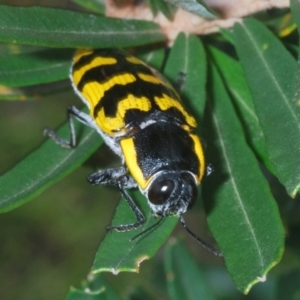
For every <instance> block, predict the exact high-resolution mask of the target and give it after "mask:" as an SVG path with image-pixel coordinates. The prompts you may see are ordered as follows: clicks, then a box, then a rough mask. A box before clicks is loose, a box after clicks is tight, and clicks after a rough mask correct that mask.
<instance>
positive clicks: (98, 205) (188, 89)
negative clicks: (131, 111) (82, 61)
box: [0, 0, 300, 300]
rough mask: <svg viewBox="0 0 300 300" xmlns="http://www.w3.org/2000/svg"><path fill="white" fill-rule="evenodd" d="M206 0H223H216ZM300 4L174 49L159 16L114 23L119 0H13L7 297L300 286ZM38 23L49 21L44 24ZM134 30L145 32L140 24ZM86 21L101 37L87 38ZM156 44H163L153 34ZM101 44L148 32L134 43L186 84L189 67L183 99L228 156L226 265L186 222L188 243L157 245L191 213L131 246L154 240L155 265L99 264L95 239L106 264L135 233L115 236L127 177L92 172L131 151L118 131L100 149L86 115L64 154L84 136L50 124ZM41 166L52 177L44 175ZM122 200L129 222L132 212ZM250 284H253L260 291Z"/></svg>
mask: <svg viewBox="0 0 300 300" xmlns="http://www.w3.org/2000/svg"><path fill="white" fill-rule="evenodd" d="M177 2H178V4H179V5H180V4H181V5H183V4H184V1H176V3H177ZM191 2H195V3H196V4H195V5H197V7H198V8H197V9H198V10H199V9H200V10H202V9H205V13H207V12H206V8H205V7H204V8H203V7H202V4H201V1H200V2H197V1H191ZM148 3H149V4H151V9H152V11H153V13H157V11H159V10H163V13H164V14H165V15H166V16H168V18H169V19H172V13H173V12H174V10H175V9H174V8H172V5H170V4H168V5H166V4H165V3H164V2H163V1H159V2H157V1H148ZM291 3H292V14H291V12H290V11H289V10H276V11H271V12H268V13H267V14H263V13H261V14H258V15H257V16H256V17H257V19H259V20H260V21H261V23H259V22H258V21H256V20H254V19H250V20H246V21H245V22H244V23H242V24H236V25H235V27H234V29H232V30H228V31H227V30H222V31H221V34H213V35H210V36H206V37H204V38H202V39H201V41H200V39H198V38H196V37H194V36H184V35H179V36H178V37H177V39H176V41H175V44H174V45H173V47H172V48H171V49H170V52H169V53H168V55H167V56H165V52H164V51H163V49H162V44H161V42H162V41H163V40H164V37H163V35H162V33H161V32H160V30H159V28H158V26H157V25H155V24H152V23H151V22H139V21H130V20H129V21H126V20H115V22H114V21H112V22H111V23H107V22H106V19H105V18H104V17H103V16H102V13H103V9H104V1H97V0H89V1H81V0H76V1H75V0H74V1H73V3H71V2H69V1H39V2H38V3H37V2H36V1H23V3H22V5H23V6H24V7H25V6H27V5H28V6H30V5H33V4H39V5H40V6H43V7H34V8H31V7H27V8H20V7H10V6H1V7H0V25H1V24H2V26H0V27H1V28H0V41H1V42H3V44H1V45H0V62H1V64H0V65H1V67H0V84H1V86H0V99H1V100H2V101H0V128H1V131H0V153H1V155H0V166H1V167H0V172H1V175H2V176H1V177H0V210H1V211H2V212H5V211H8V210H12V211H10V212H9V213H6V214H1V215H0V224H1V228H2V230H1V232H0V241H1V243H0V244H1V247H0V269H1V271H0V279H1V280H0V290H1V298H2V299H6V300H10V299H18V298H20V297H21V298H22V299H24V300H26V299H30V300H32V299H63V298H64V297H66V299H68V300H73V299H81V298H84V299H141V298H142V299H183V298H186V299H199V298H202V299H224V300H226V299H244V298H247V299H264V300H265V299H266V300H268V299H270V300H271V299H282V298H283V297H285V298H287V299H299V295H300V288H299V280H300V274H299V266H300V259H299V253H300V252H299V247H300V243H299V230H300V222H299V220H300V204H299V203H300V202H299V197H298V194H297V193H298V190H299V185H300V176H299V174H300V172H299V170H300V168H299V163H300V160H299V153H298V152H299V148H300V146H299V143H300V142H299V141H300V138H299V134H300V130H299V128H300V126H299V118H300V117H299V116H300V114H299V86H300V85H299V81H300V75H299V74H300V71H299V70H300V68H299V61H298V64H297V61H296V60H297V59H298V52H299V47H298V46H299V36H298V33H297V30H296V25H297V26H298V27H299V24H300V15H299V13H300V2H299V0H293V1H291ZM0 4H4V5H18V4H19V2H18V1H0ZM45 7H51V9H47V8H45ZM55 8H65V10H57V9H55ZM76 11H77V13H76ZM80 11H82V12H87V11H88V12H89V11H91V12H93V13H95V14H97V13H98V14H99V16H98V15H89V14H81V13H79V12H80ZM24 12H25V13H24ZM208 12H209V11H208ZM28 16H30V19H29V17H28ZM75 16H78V18H77V17H75ZM54 17H55V19H56V21H57V22H56V24H53V23H54V22H52V21H53V18H54ZM32 20H36V22H33V21H32ZM78 20H80V22H81V23H78ZM76 21H77V22H76ZM93 24H97V26H98V25H99V26H100V27H101V28H103V26H104V25H103V24H105V26H108V27H109V28H110V29H112V30H113V35H112V36H109V38H107V37H106V34H105V31H106V30H107V27H105V30H103V31H101V30H99V31H98V34H97V38H96V39H95V38H94V32H95V28H93V27H92V25H93ZM101 24H102V25H101ZM12 25H14V26H12ZM81 25H82V26H81ZM25 29H26V30H25ZM32 29H35V30H36V32H37V34H36V35H32V34H31V30H32ZM73 30H74V31H73ZM96 30H97V29H96ZM144 30H147V32H148V36H147V39H145V34H144ZM270 30H271V31H270ZM68 31H70V32H71V31H72V34H68ZM129 31H130V32H131V36H130V38H128V36H127V35H126V34H125V35H124V33H128V32H129ZM74 32H76V34H74ZM81 35H82V36H84V37H85V38H84V39H81V38H79V37H80V36H81ZM279 38H280V39H279ZM113 39H114V41H113V42H111V41H112V40H113ZM4 42H6V43H4ZM7 42H14V43H13V44H10V43H7ZM147 43H151V44H152V45H153V48H152V46H151V47H149V46H145V44H147ZM32 45H36V46H32ZM101 45H102V46H103V47H104V46H106V47H116V46H119V47H124V46H139V47H136V48H135V49H134V51H135V53H136V55H138V56H141V57H143V60H145V61H146V62H147V63H149V64H150V65H155V67H156V68H158V69H159V70H160V71H162V72H163V73H164V74H165V75H166V76H167V78H168V79H169V80H170V81H171V82H172V83H174V84H176V82H177V83H178V75H179V74H181V73H184V74H185V78H184V84H183V85H182V86H180V89H181V93H182V96H183V100H184V102H185V103H186V106H187V107H188V108H189V109H190V110H191V111H193V112H194V114H195V116H196V117H197V120H198V123H199V124H200V127H201V128H204V129H203V130H201V136H203V137H204V143H205V145H206V148H207V149H208V151H207V152H208V155H207V157H208V162H209V163H213V166H214V172H213V174H212V175H211V176H209V177H208V178H206V179H205V180H204V183H203V195H204V206H205V209H206V215H207V218H208V225H209V229H210V230H211V232H212V234H213V236H214V238H215V240H216V242H217V243H218V246H219V248H220V250H221V251H222V252H223V254H224V261H225V265H223V263H222V261H221V260H220V259H218V258H216V257H214V256H212V255H211V253H207V252H206V251H205V250H203V249H200V247H199V245H198V244H196V242H195V241H194V240H192V239H191V238H190V237H187V236H186V233H184V238H185V243H183V242H182V241H180V242H178V241H174V240H173V239H172V238H171V239H170V241H169V242H168V243H167V245H166V247H165V248H163V249H162V250H159V251H158V253H157V255H155V256H153V255H154V253H155V252H156V251H157V249H158V248H159V247H160V246H161V245H162V244H163V242H164V240H165V239H166V238H167V237H168V236H169V232H170V231H171V230H172V228H173V227H174V226H175V223H176V220H168V221H170V222H169V224H167V223H168V222H166V224H162V225H161V227H160V228H158V229H157V230H155V231H154V232H153V233H152V232H151V234H149V236H147V237H145V238H144V241H143V243H135V244H131V245H132V248H133V249H134V251H132V252H131V253H130V255H129V258H130V259H133V260H134V259H135V258H136V257H140V255H141V253H146V252H147V254H148V256H149V257H151V260H149V261H145V262H143V264H142V265H141V267H140V269H139V274H134V273H120V274H118V275H117V276H115V275H112V274H110V273H100V274H91V273H90V271H91V269H92V264H93V259H94V257H95V253H97V255H98V258H99V257H100V258H101V259H100V260H99V259H98V262H99V261H100V263H101V267H99V270H104V269H105V268H108V264H109V261H110V260H114V256H113V255H110V254H112V253H113V254H114V255H116V254H121V255H123V257H125V256H127V255H128V253H127V252H126V249H127V247H128V245H127V243H129V242H128V237H127V236H126V235H123V236H122V237H121V236H120V234H119V233H113V234H111V235H110V236H106V237H105V233H106V230H105V227H106V226H107V225H108V224H110V223H111V220H112V219H113V215H114V212H115V208H116V206H117V205H118V201H119V199H120V196H119V194H118V192H117V191H116V190H115V189H113V188H109V187H91V186H90V185H88V183H87V182H86V181H85V180H84V178H85V177H87V176H88V175H89V174H90V173H92V172H93V171H95V170H97V169H101V168H107V167H111V166H116V165H118V164H119V163H120V162H119V160H118V158H116V157H115V156H114V155H113V154H112V153H111V151H110V150H109V149H108V148H107V147H106V146H105V145H101V146H100V148H99V145H100V144H101V141H100V139H98V137H97V136H96V135H95V136H90V133H89V131H88V130H87V131H85V129H82V128H81V127H80V125H78V126H79V127H78V128H79V131H80V134H81V135H80V137H81V140H83V139H85V138H86V137H90V138H89V139H85V141H87V142H86V143H81V146H80V147H81V148H80V147H79V148H78V149H77V150H76V151H77V152H76V151H74V157H73V158H72V159H73V160H70V161H69V162H67V164H65V165H63V164H62V163H61V162H65V158H66V157H67V156H68V155H69V154H68V150H67V151H65V152H64V151H61V149H58V148H59V147H56V146H55V145H53V143H49V141H46V142H45V138H44V137H43V136H42V131H43V129H44V127H45V126H47V127H51V128H57V127H58V126H59V125H61V124H63V123H64V122H65V121H66V108H67V107H68V106H69V105H70V104H74V105H76V106H77V107H83V104H82V103H81V102H80V100H79V99H78V97H76V96H75V95H74V93H73V91H72V90H71V88H70V85H69V82H68V80H67V76H68V68H69V67H68V66H69V64H70V60H71V53H72V52H73V50H74V49H70V48H76V47H83V46H89V47H99V46H101ZM44 46H56V47H58V48H57V49H52V48H47V47H45V48H44ZM61 48H68V49H61ZM152 50H153V51H152ZM50 68H51V69H50ZM24 74H27V76H25V75H24ZM205 85H207V91H206V92H207V98H208V99H209V101H206V102H205V101H204V100H205V97H206V96H205V89H204V86H205ZM270 97H271V100H272V101H269V100H270ZM12 100H14V101H12ZM64 126H65V125H64ZM64 126H62V129H60V130H61V131H62V134H63V135H64V134H67V128H66V127H67V126H65V127H64ZM47 143H48V144H47ZM47 145H48V146H47ZM47 147H48V148H47ZM85 147H87V148H88V149H87V148H85ZM96 148H99V149H98V150H97V151H96V152H94V151H95V149H96ZM45 149H46V150H45ZM297 149H298V150H297ZM80 151H81V152H80ZM92 152H94V154H92V155H91V153H92ZM90 155H91V156H90ZM88 156H90V157H89V158H88ZM42 157H44V158H43V159H42ZM58 158H59V159H60V160H58ZM87 158H88V159H87ZM86 159H87V160H86ZM84 160H85V162H84V163H83V161H84ZM257 161H258V162H259V165H258V163H257ZM47 163H48V165H47ZM58 165H59V166H60V167H61V168H62V170H61V171H60V172H59V174H54V175H53V174H52V173H51V172H50V171H49V170H52V169H55V168H56V167H57V166H58ZM79 165H81V167H79V168H78V166H79ZM46 166H50V167H52V169H51V168H50V169H49V170H48V169H46ZM75 168H76V170H75V171H73V170H74V169H75ZM35 170H36V171H35ZM30 171H34V176H36V177H34V176H31V178H28V176H27V174H30ZM71 171H73V172H72V173H71ZM50 173H51V174H50ZM69 173H71V174H70V175H69V176H66V175H67V174H69ZM49 174H50V175H51V176H50V175H49ZM48 175H49V176H48ZM52 175H53V176H52ZM29 179H32V180H33V181H34V182H37V183H38V184H37V186H34V185H33V184H30V180H29ZM278 179H279V180H280V182H279V180H278ZM58 180H60V181H59V182H58V183H56V184H55V185H52V184H54V183H55V182H57V181H58ZM51 185H52V186H51ZM28 186H29V187H30V188H27V187H28ZM50 186H51V187H50ZM269 187H270V188H269ZM46 188H47V189H46ZM1 190H2V193H1ZM270 190H271V192H272V194H271V193H270ZM21 192H22V193H21ZM291 197H295V199H292V198H291ZM274 199H275V200H276V202H275V200H274ZM30 200H33V201H30ZM27 201H30V202H28V203H27V204H26V205H22V204H24V203H25V202H27ZM122 201H123V202H124V200H122ZM122 201H121V204H120V206H119V207H118V209H119V210H117V213H116V214H115V217H114V218H115V219H114V222H116V223H118V222H120V220H122V218H125V219H127V218H129V217H130V213H131V212H130V211H129V212H126V211H125V210H126V208H123V206H122V205H124V204H125V203H124V204H123V202H122ZM138 201H139V202H138V203H139V204H140V205H141V207H142V209H143V210H144V211H146V214H147V218H148V219H149V220H150V213H151V212H150V210H149V208H148V207H147V205H146V203H143V199H142V198H141V199H139V200H138ZM199 203H200V202H199ZM199 203H197V207H196V209H194V210H192V211H191V212H189V213H188V214H187V220H188V223H189V224H190V225H191V227H192V228H197V230H196V231H197V233H198V234H199V235H200V236H201V237H203V236H207V228H206V225H205V216H204V212H203V209H202V207H200V206H201V204H199ZM277 205H278V207H279V209H280V214H281V219H282V221H281V220H280V218H279V214H278V210H277ZM18 206H19V207H18ZM16 207H18V208H17V209H15V208H16ZM118 211H119V212H120V211H121V212H122V214H121V215H120V213H119V214H118ZM123 212H124V214H123ZM152 221H153V220H152V219H151V220H150V222H152ZM147 226H148V225H147ZM283 226H284V229H285V235H286V250H285V252H284V255H283V259H282V261H281V262H280V263H279V265H278V266H276V268H275V269H274V270H272V271H271V272H269V270H270V269H271V268H272V267H273V266H274V265H275V264H277V263H278V262H279V261H280V259H281V255H282V252H283V242H284V240H283V238H284V236H283V235H284V234H283ZM199 231H201V232H199ZM130 234H133V235H135V233H129V235H130ZM121 235H122V233H121ZM174 235H176V236H177V235H178V230H175V233H174ZM103 238H104V241H103V242H102V244H101V247H100V248H99V249H98V250H97V248H98V247H99V244H100V242H101V240H102V239H103ZM206 239H209V237H207V238H206ZM118 243H119V244H118ZM210 243H213V242H212V241H210ZM106 245H109V247H108V248H107V249H113V250H107V249H106V248H105V247H106ZM143 245H144V246H143ZM154 245H155V246H154ZM186 245H188V246H189V248H190V249H191V252H192V253H190V251H189V250H188V249H187V247H186ZM122 247H123V248H122ZM143 247H144V248H143ZM145 248H147V249H145ZM124 250H125V253H123V252H122V251H124ZM109 251H111V252H109ZM148 251H149V253H148ZM103 253H104V254H105V255H107V256H106V257H105V256H103V255H104V254H103ZM109 253H110V254H109ZM108 255H110V256H109V257H108ZM152 256H153V257H152ZM116 257H117V255H116ZM96 262H97V258H96ZM125 264H126V262H125ZM163 265H164V267H165V268H162V266H163ZM126 267H128V265H126ZM133 269H134V268H133ZM96 270H97V271H99V270H98V269H97V268H96ZM131 271H132V270H131ZM227 272H228V273H227ZM268 272H269V273H268ZM267 273H268V274H267ZM88 274H89V275H88ZM229 274H230V275H229ZM264 276H267V281H266V282H263V283H259V284H257V285H255V286H253V284H254V283H256V282H259V281H264V280H265V278H264ZM233 282H234V283H233ZM200 283H201V284H200ZM70 286H73V287H74V286H75V287H76V288H71V289H69V287H70ZM252 286H253V288H252V289H251V290H250V288H251V287H252ZM237 289H238V290H239V291H241V292H244V293H247V292H249V290H250V292H249V294H248V295H247V296H244V295H243V294H241V293H240V292H239V291H238V290H237Z"/></svg>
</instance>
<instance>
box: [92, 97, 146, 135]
mask: <svg viewBox="0 0 300 300" xmlns="http://www.w3.org/2000/svg"><path fill="white" fill-rule="evenodd" d="M131 109H137V110H140V111H145V112H147V111H149V110H150V109H151V102H150V100H149V99H148V98H147V97H140V98H137V97H135V96H134V95H132V94H129V95H128V97H127V98H125V99H123V100H122V101H119V102H118V107H117V115H116V116H115V117H107V116H106V115H105V113H104V109H103V108H102V109H101V110H100V112H99V113H98V116H97V118H96V119H95V121H96V123H97V124H98V126H100V128H101V129H102V130H103V131H104V132H106V133H107V134H114V133H115V132H116V131H119V130H122V129H123V128H124V127H125V125H126V124H125V121H124V117H125V114H126V112H127V111H128V110H131Z"/></svg>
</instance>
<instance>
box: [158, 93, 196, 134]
mask: <svg viewBox="0 0 300 300" xmlns="http://www.w3.org/2000/svg"><path fill="white" fill-rule="evenodd" d="M154 100H155V103H156V104H157V105H158V106H159V108H160V109H161V110H167V109H169V108H171V107H176V108H177V109H178V110H179V111H180V112H181V113H182V114H183V116H184V118H185V120H186V122H187V123H188V124H189V125H190V126H191V127H194V128H196V127H197V123H196V120H195V118H194V117H192V116H190V115H189V114H188V113H187V112H186V111H185V109H184V108H183V107H182V105H181V103H180V102H179V101H178V100H174V99H172V98H171V97H169V96H168V95H166V94H163V97H161V98H159V97H154Z"/></svg>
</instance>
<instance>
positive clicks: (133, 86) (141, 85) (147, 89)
mask: <svg viewBox="0 0 300 300" xmlns="http://www.w3.org/2000/svg"><path fill="white" fill-rule="evenodd" d="M129 94H132V95H134V96H135V97H137V98H140V97H146V98H148V99H149V100H150V101H151V108H152V109H155V108H156V109H159V108H158V106H157V104H156V103H155V101H154V97H163V94H166V95H168V96H169V97H171V98H173V99H176V100H177V99H178V97H177V95H176V94H175V93H174V92H173V90H172V89H169V88H167V87H166V86H164V85H162V84H153V83H151V82H147V81H143V80H141V79H139V78H137V81H134V82H131V83H129V84H127V85H126V86H125V87H124V86H123V85H119V84H118V85H115V86H113V87H112V88H111V89H109V90H107V91H106V92H105V93H104V95H103V97H102V98H101V99H99V102H98V103H97V105H96V106H95V108H94V112H93V115H94V118H96V117H97V115H98V113H99V111H100V110H101V109H102V108H104V113H105V115H106V116H108V117H115V116H116V114H117V109H118V103H119V102H120V101H121V100H123V99H126V98H127V97H128V95H129Z"/></svg>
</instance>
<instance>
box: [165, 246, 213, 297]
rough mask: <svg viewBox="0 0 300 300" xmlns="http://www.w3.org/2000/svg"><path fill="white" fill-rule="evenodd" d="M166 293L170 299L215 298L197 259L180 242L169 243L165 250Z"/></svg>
mask: <svg viewBox="0 0 300 300" xmlns="http://www.w3.org/2000/svg"><path fill="white" fill-rule="evenodd" d="M165 272H166V274H167V286H168V294H169V297H170V299H172V300H177V299H178V300H181V299H186V300H197V299H205V300H210V299H215V297H214V296H213V295H212V293H211V291H210V288H209V286H208V284H207V282H206V280H205V277H204V274H203V273H202V272H201V269H200V268H199V267H198V265H197V261H196V260H195V259H194V258H193V257H192V255H191V253H190V252H189V251H188V250H187V249H186V247H185V246H184V244H183V243H182V242H174V241H173V242H172V243H169V244H168V246H167V248H166V251H165Z"/></svg>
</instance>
